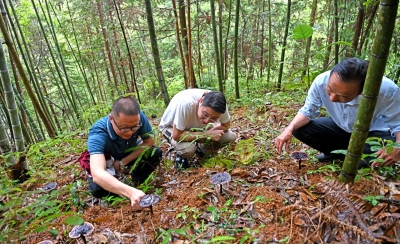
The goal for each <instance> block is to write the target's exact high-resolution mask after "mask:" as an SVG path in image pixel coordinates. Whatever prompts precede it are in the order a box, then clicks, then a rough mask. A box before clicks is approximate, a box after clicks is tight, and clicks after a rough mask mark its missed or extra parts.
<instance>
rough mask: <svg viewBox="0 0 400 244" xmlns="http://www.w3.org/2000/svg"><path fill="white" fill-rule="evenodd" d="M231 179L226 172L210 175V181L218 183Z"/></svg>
mask: <svg viewBox="0 0 400 244" xmlns="http://www.w3.org/2000/svg"><path fill="white" fill-rule="evenodd" d="M229 181H231V175H230V174H228V173H227V172H221V173H216V174H215V175H213V176H211V183H213V184H215V185H218V184H224V183H227V182H229Z"/></svg>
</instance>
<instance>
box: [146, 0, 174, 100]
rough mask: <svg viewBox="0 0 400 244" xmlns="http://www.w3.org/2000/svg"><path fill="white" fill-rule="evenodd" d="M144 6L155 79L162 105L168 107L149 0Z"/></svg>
mask: <svg viewBox="0 0 400 244" xmlns="http://www.w3.org/2000/svg"><path fill="white" fill-rule="evenodd" d="M145 4H146V14H147V24H148V26H149V33H150V39H151V50H152V51H153V56H154V64H155V67H156V71H157V78H158V82H159V85H160V91H161V93H162V96H163V98H164V104H165V106H168V104H169V96H168V91H167V86H166V85H165V80H164V74H163V70H162V67H161V59H160V52H159V50H158V44H157V37H156V31H155V27H154V21H153V12H152V9H151V3H150V0H145Z"/></svg>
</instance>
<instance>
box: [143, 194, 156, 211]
mask: <svg viewBox="0 0 400 244" xmlns="http://www.w3.org/2000/svg"><path fill="white" fill-rule="evenodd" d="M159 201H160V197H159V196H157V195H156V194H146V195H144V196H143V197H142V199H140V201H139V206H140V207H142V208H147V207H150V212H151V214H153V205H155V204H157V203H158V202H159Z"/></svg>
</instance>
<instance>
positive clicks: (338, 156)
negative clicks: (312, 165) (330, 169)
mask: <svg viewBox="0 0 400 244" xmlns="http://www.w3.org/2000/svg"><path fill="white" fill-rule="evenodd" d="M316 157H317V159H318V161H320V162H329V161H332V160H335V159H340V160H343V159H344V158H345V157H346V156H345V155H343V154H336V153H329V154H325V153H320V154H318V155H317V156H316Z"/></svg>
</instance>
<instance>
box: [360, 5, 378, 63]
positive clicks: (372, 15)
mask: <svg viewBox="0 0 400 244" xmlns="http://www.w3.org/2000/svg"><path fill="white" fill-rule="evenodd" d="M378 7H379V1H377V2H375V3H373V5H372V6H369V7H368V9H369V10H368V12H369V15H368V20H367V26H366V27H365V30H364V33H363V35H362V37H361V41H360V43H359V46H358V49H357V54H358V55H361V50H362V48H363V46H364V43H365V40H366V39H367V37H368V35H369V32H370V30H371V26H372V24H373V22H374V19H375V15H376V11H377V10H378Z"/></svg>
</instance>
